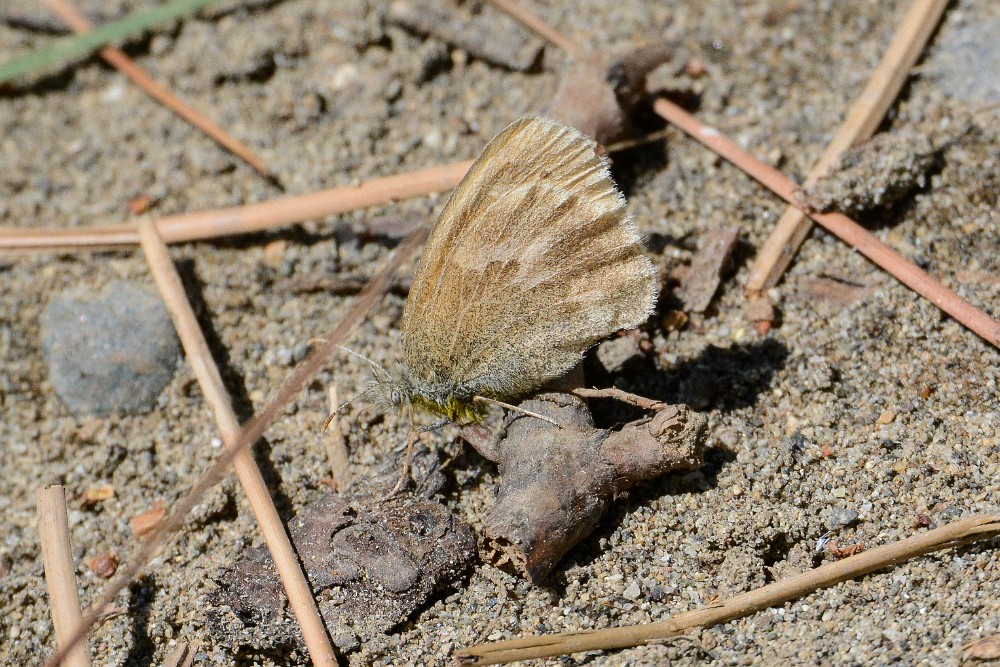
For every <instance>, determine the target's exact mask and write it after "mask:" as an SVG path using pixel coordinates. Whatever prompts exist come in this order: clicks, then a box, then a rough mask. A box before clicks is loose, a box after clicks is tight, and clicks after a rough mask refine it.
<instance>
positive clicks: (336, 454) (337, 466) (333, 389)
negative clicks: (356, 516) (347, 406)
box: [325, 384, 351, 492]
mask: <svg viewBox="0 0 1000 667" xmlns="http://www.w3.org/2000/svg"><path fill="white" fill-rule="evenodd" d="M327 399H328V400H329V401H330V414H333V413H335V412H336V411H337V410H338V409H339V408H340V396H339V394H338V392H337V385H336V384H331V385H330V389H329V390H328V392H327ZM325 441H326V453H327V456H329V457H330V469H331V473H332V475H333V482H334V484H335V489H334V490H335V491H340V492H343V491H345V490H346V489H347V487H349V486H350V485H351V461H350V458H349V457H348V454H347V443H345V442H344V432H343V431H342V430H341V428H340V420H338V419H337V418H334V419H333V420H332V421H331V422H330V426H329V427H328V428H327V429H326V437H325Z"/></svg>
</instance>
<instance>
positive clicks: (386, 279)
mask: <svg viewBox="0 0 1000 667" xmlns="http://www.w3.org/2000/svg"><path fill="white" fill-rule="evenodd" d="M426 235H427V230H426V229H425V228H421V229H418V230H416V231H414V232H413V233H412V234H410V236H408V237H407V238H406V240H404V241H403V242H402V243H400V245H399V246H398V247H397V248H396V251H395V252H394V253H393V254H392V256H391V257H390V258H389V260H388V261H387V262H386V264H385V266H383V267H382V268H381V269H380V270H379V272H378V273H376V274H375V275H374V276H373V277H372V279H371V281H369V283H368V285H367V286H366V287H365V289H364V290H362V292H361V294H359V295H358V298H357V299H356V300H355V302H354V304H352V305H351V307H350V308H349V309H348V310H347V312H346V313H345V314H344V316H343V317H342V318H341V319H340V321H339V322H337V324H336V326H334V328H333V329H332V330H331V331H330V332H329V333H328V334H327V335H326V336H325V337H324V339H323V342H322V343H321V344H320V345H319V346H317V347H316V348H315V349H314V350H313V351H312V352H311V353H310V354H309V356H308V357H306V359H305V360H304V361H303V362H302V363H301V364H299V366H298V367H297V368H296V369H295V370H294V371H293V372H292V374H291V376H290V377H289V378H288V380H286V381H285V383H284V384H283V385H282V386H281V388H280V389H279V390H278V392H277V393H276V394H275V395H274V396H273V397H272V398H271V400H270V401H269V402H268V404H267V405H266V406H264V409H263V410H261V411H260V412H259V413H257V414H256V415H254V417H253V418H251V419H250V420H249V421H248V422H247V423H246V424H245V425H244V426H243V428H242V430H240V432H239V434H238V436H237V437H236V440H235V442H234V444H233V446H232V447H231V448H229V447H227V448H226V451H225V452H224V453H223V454H222V455H221V456H220V457H219V458H218V459H216V461H215V462H214V463H213V464H212V465H211V466H209V468H208V469H207V470H206V471H205V472H204V473H203V474H202V475H201V477H199V478H198V481H197V482H195V484H194V486H193V487H192V488H191V490H190V491H188V493H187V495H185V496H184V497H182V498H181V499H180V500H178V501H177V502H176V503H175V504H174V505H173V507H171V511H170V513H169V514H168V515H167V516H166V518H164V520H163V521H162V522H160V525H159V526H158V527H157V529H156V530H155V531H153V532H152V533H150V535H149V536H148V537H147V538H146V539H145V541H143V543H142V545H141V546H140V547H139V549H138V550H137V551H136V553H135V554H134V555H133V556H132V557H131V558H129V559H128V560H127V561H125V562H124V563H123V564H122V566H121V567H120V568H118V576H117V578H115V579H114V580H113V581H112V582H111V583H109V584H108V585H107V587H105V589H104V592H103V593H102V595H101V597H100V599H99V600H97V601H96V602H94V604H93V605H91V606H90V608H89V609H88V610H87V613H86V614H84V617H83V621H82V623H81V625H80V628H79V630H77V631H76V632H75V633H74V634H73V636H72V637H71V638H70V639H68V640H67V645H66V647H60V648H59V650H58V651H56V654H55V655H53V656H52V657H51V658H50V659H49V660H48V661H47V662H46V663H45V667H55V666H56V665H59V664H62V662H63V660H64V659H65V657H66V653H67V651H68V650H69V649H70V648H71V647H72V646H74V645H75V644H76V642H79V641H81V640H82V639H83V638H84V637H85V636H86V633H87V630H89V629H90V627H91V626H93V625H94V623H96V622H97V621H98V620H100V618H101V614H102V611H103V610H104V609H105V608H106V607H107V606H108V605H110V604H111V603H112V602H113V601H114V599H115V597H116V596H117V595H118V594H119V593H120V592H121V591H122V590H124V589H125V587H126V586H128V584H129V582H130V581H132V579H134V578H135V577H136V576H137V575H138V574H139V572H140V571H141V570H142V568H143V567H145V566H146V564H147V563H149V561H151V560H152V559H153V558H155V557H156V554H158V553H159V552H160V549H161V548H162V547H163V546H164V544H166V542H167V539H168V538H169V537H170V536H171V535H173V534H174V533H175V532H176V531H178V530H180V528H181V527H182V526H183V525H184V518H185V517H186V516H187V515H188V513H190V512H191V510H192V509H194V507H195V506H196V505H197V504H198V503H199V502H201V499H202V498H203V497H204V495H205V494H206V493H207V492H208V490H209V489H211V488H212V487H213V486H215V485H216V484H218V483H219V481H220V480H221V479H222V478H223V476H224V475H225V474H226V471H227V470H228V469H229V465H230V464H231V463H232V462H233V459H235V458H236V456H237V454H239V453H240V452H241V451H243V450H244V449H246V448H247V447H249V446H250V444H251V443H254V442H256V441H257V440H259V439H260V437H261V436H262V435H264V431H265V430H266V429H267V427H268V426H269V425H270V424H271V422H273V421H274V420H275V419H276V418H277V417H278V415H280V414H281V413H282V412H283V411H284V409H285V407H286V406H287V405H288V403H289V402H290V401H291V400H292V398H293V397H294V396H295V395H296V394H297V393H298V392H299V391H301V390H302V388H303V387H305V385H306V383H307V382H308V381H309V380H310V378H312V376H313V375H315V374H316V372H317V371H318V370H319V368H320V367H321V366H322V365H323V364H324V363H325V362H326V360H327V359H329V358H330V355H331V354H333V351H334V350H335V349H336V347H337V346H338V345H340V344H342V343H343V342H344V339H346V338H347V336H348V334H350V333H351V332H352V331H353V330H354V329H355V328H356V327H357V326H358V324H360V323H361V321H362V319H364V317H365V315H366V314H367V313H368V311H369V310H371V308H372V307H373V306H374V305H375V303H376V301H378V300H379V299H380V298H381V297H382V295H384V294H385V292H386V290H387V289H388V287H389V285H390V283H391V281H392V277H393V275H394V274H395V273H396V271H397V270H398V269H399V267H400V266H402V265H403V264H404V263H405V262H406V261H407V260H409V259H410V258H411V257H412V256H413V254H414V253H415V252H416V250H417V248H419V247H420V245H421V244H422V243H423V242H424V240H425V238H426Z"/></svg>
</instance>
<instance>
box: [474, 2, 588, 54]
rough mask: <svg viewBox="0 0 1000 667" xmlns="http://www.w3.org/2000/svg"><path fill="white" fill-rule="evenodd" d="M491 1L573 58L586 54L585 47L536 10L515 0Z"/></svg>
mask: <svg viewBox="0 0 1000 667" xmlns="http://www.w3.org/2000/svg"><path fill="white" fill-rule="evenodd" d="M490 3H491V4H492V5H493V6H494V7H496V8H497V9H499V10H500V11H502V12H504V13H506V14H507V15H509V16H510V17H511V18H513V19H514V20H516V21H518V22H520V23H521V24H522V25H523V26H524V27H525V28H527V29H528V30H531V31H532V32H533V33H535V34H536V35H538V36H539V37H541V38H542V39H544V40H545V41H547V42H549V43H551V44H553V45H555V46H558V47H559V48H560V49H562V50H563V51H565V52H566V53H567V54H568V55H570V56H572V57H573V58H580V57H581V56H583V55H584V53H585V51H584V49H583V48H581V47H580V46H579V45H578V44H577V43H576V42H574V41H573V40H571V39H570V38H569V37H566V36H565V35H563V34H562V33H561V32H559V31H558V30H556V29H555V27H553V26H552V25H551V24H549V23H548V22H547V21H545V20H544V19H542V18H541V17H540V16H538V15H537V14H535V13H534V12H532V11H530V10H528V9H525V8H524V7H522V6H521V5H519V4H518V3H517V2H515V1H514V0H490Z"/></svg>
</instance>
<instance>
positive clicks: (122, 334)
mask: <svg viewBox="0 0 1000 667" xmlns="http://www.w3.org/2000/svg"><path fill="white" fill-rule="evenodd" d="M42 348H43V350H44V353H45V361H46V363H47V364H48V367H49V381H50V382H51V383H52V386H53V387H54V388H55V390H56V393H57V394H58V395H59V398H61V399H62V400H63V402H64V403H66V405H67V406H68V407H69V409H70V410H72V411H73V412H74V413H77V414H94V415H101V416H107V415H110V414H114V413H138V412H145V411H148V410H150V409H152V408H153V407H154V406H155V404H156V397H157V396H159V394H160V392H161V391H163V388H164V387H166V386H167V383H169V382H170V379H171V378H172V377H173V375H174V371H175V369H176V367H177V358H178V356H179V355H180V345H179V344H178V342H177V336H176V335H175V333H174V326H173V323H172V322H171V321H170V316H169V315H168V314H167V310H166V308H165V307H164V305H163V302H162V301H161V300H160V298H159V297H158V296H156V295H155V294H151V293H150V292H148V291H146V290H144V289H141V288H139V287H136V286H134V285H130V284H128V283H125V282H113V283H111V284H110V285H108V287H107V289H105V290H104V292H102V293H101V294H96V295H95V294H93V293H90V292H89V291H87V290H79V291H67V292H62V293H60V294H58V295H56V296H55V297H53V299H52V300H51V301H50V302H49V305H48V307H47V308H46V309H45V312H44V313H43V315H42Z"/></svg>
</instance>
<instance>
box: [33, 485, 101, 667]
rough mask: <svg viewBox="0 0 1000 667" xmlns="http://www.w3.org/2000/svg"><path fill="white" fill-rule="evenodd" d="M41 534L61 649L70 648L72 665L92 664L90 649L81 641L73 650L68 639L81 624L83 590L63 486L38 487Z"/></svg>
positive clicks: (78, 666)
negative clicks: (79, 586) (74, 563)
mask: <svg viewBox="0 0 1000 667" xmlns="http://www.w3.org/2000/svg"><path fill="white" fill-rule="evenodd" d="M37 499H38V535H39V538H40V542H41V545H42V562H43V563H44V564H45V583H46V585H47V588H48V590H49V608H50V610H51V612H52V624H53V625H54V626H55V630H56V646H57V647H58V649H57V650H66V651H67V652H66V664H67V665H70V667H90V651H89V650H88V649H87V643H86V642H85V641H81V642H80V643H78V644H77V645H76V646H74V647H72V650H69V649H68V647H67V644H68V642H69V641H70V640H71V638H72V636H73V635H74V634H75V633H76V631H77V628H79V627H80V621H81V618H82V613H81V612H80V593H79V591H78V590H77V587H76V574H75V572H76V567H75V566H74V565H73V547H72V545H71V544H70V541H69V522H68V521H67V517H66V492H65V490H64V489H63V487H61V486H58V485H56V486H49V487H46V488H44V489H38V492H37Z"/></svg>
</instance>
